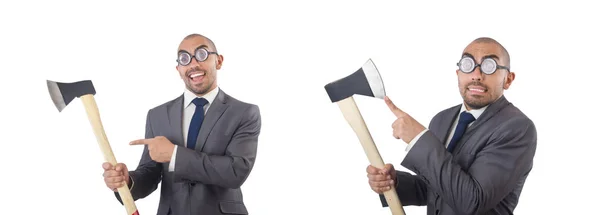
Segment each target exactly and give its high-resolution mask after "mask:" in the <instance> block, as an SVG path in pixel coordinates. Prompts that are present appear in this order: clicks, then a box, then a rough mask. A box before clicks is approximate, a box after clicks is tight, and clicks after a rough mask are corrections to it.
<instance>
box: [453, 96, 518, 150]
mask: <svg viewBox="0 0 600 215" xmlns="http://www.w3.org/2000/svg"><path fill="white" fill-rule="evenodd" d="M509 104H510V103H509V102H508V100H506V98H505V97H504V96H501V97H500V98H498V100H497V101H496V102H494V103H492V104H490V106H488V108H487V109H485V111H484V112H483V114H481V116H479V118H477V120H475V122H473V124H472V125H471V126H469V127H468V128H467V130H466V131H465V133H464V134H463V137H462V138H461V140H460V141H459V143H458V145H457V146H456V149H454V151H455V152H458V151H460V149H461V148H462V147H463V146H464V145H465V144H464V143H465V142H466V141H467V140H468V139H469V137H470V136H471V135H472V133H473V132H474V131H475V130H476V129H477V128H478V127H479V126H480V125H482V124H483V123H485V122H486V121H488V120H489V119H491V118H492V117H494V116H495V115H496V113H498V112H499V111H500V110H502V109H503V108H504V107H506V106H508V105H509Z"/></svg>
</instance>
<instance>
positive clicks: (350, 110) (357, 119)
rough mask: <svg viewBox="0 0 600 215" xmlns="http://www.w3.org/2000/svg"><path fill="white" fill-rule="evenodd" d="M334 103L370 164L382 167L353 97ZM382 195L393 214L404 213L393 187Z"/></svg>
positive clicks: (382, 164)
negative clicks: (354, 134) (352, 131)
mask: <svg viewBox="0 0 600 215" xmlns="http://www.w3.org/2000/svg"><path fill="white" fill-rule="evenodd" d="M336 103H337V104H338V106H339V107H340V110H341V111H342V114H343V115H344V118H346V121H348V124H350V127H352V130H354V133H356V135H357V136H358V139H359V140H360V143H361V145H362V146H363V149H364V151H365V153H366V154H367V157H368V158H369V162H370V163H371V165H373V166H374V167H377V168H380V169H381V168H383V167H384V166H385V164H384V163H383V159H381V155H380V154H379V151H378V150H377V146H376V145H375V143H374V142H373V138H372V137H371V133H370V132H369V129H368V128H367V124H366V123H365V121H364V119H363V117H362V115H361V114H360V111H359V110H358V106H357V105H356V102H354V98H353V97H352V96H351V97H348V98H345V99H343V100H341V101H338V102H336ZM383 195H384V196H385V200H386V201H387V203H388V205H389V207H390V210H391V211H392V214H393V215H405V213H404V208H403V207H402V203H401V202H400V198H398V194H397V193H396V189H395V188H394V187H392V189H390V190H388V191H386V192H384V193H383Z"/></svg>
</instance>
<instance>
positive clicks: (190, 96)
mask: <svg viewBox="0 0 600 215" xmlns="http://www.w3.org/2000/svg"><path fill="white" fill-rule="evenodd" d="M218 93H219V87H215V89H213V90H211V91H210V92H208V93H206V94H204V96H201V98H205V99H206V100H207V101H208V104H212V102H213V101H214V100H215V98H216V97H217V94H218ZM196 97H198V96H196V94H194V93H193V92H192V91H190V90H189V89H187V88H185V91H184V92H183V104H184V108H187V106H189V105H190V103H192V100H194V99H195V98H196Z"/></svg>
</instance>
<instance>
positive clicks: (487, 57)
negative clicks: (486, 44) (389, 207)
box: [456, 54, 510, 75]
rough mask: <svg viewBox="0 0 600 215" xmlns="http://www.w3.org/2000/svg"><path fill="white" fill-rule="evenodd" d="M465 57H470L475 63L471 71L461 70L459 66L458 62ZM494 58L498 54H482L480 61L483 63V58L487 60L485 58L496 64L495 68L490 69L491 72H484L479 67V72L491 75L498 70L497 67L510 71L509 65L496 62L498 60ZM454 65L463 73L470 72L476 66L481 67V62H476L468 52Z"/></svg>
mask: <svg viewBox="0 0 600 215" xmlns="http://www.w3.org/2000/svg"><path fill="white" fill-rule="evenodd" d="M465 58H470V59H471V60H473V64H475V65H474V66H473V69H472V70H471V71H469V72H465V71H463V70H462V69H461V68H460V62H461V61H462V60H463V59H465ZM495 58H498V56H496V55H488V56H484V57H483V58H481V62H482V63H483V61H485V60H487V59H490V60H492V61H494V64H496V69H494V71H492V72H491V73H486V72H483V71H482V70H481V68H480V71H481V73H483V74H486V75H492V74H494V73H496V71H498V69H506V71H508V72H510V68H509V67H507V66H502V65H500V64H498V62H497V61H496V59H495ZM456 66H458V70H460V72H462V73H465V74H470V73H472V72H473V71H475V69H476V68H477V67H481V64H478V63H477V61H475V57H473V56H472V55H470V54H464V55H463V57H461V58H460V60H459V61H458V63H456Z"/></svg>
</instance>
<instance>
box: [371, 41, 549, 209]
mask: <svg viewBox="0 0 600 215" xmlns="http://www.w3.org/2000/svg"><path fill="white" fill-rule="evenodd" d="M457 66H458V69H457V70H456V75H457V77H458V89H459V92H460V95H461V96H462V98H463V101H462V103H461V104H459V105H456V106H453V107H450V108H448V109H445V110H443V111H441V112H439V113H438V114H437V115H435V116H434V117H433V119H432V120H431V122H430V123H429V127H428V128H425V127H424V126H423V125H421V124H420V123H419V122H417V121H416V120H415V119H413V118H412V117H411V116H410V115H409V114H408V113H406V112H404V111H402V110H401V109H400V108H398V107H396V106H395V105H394V104H393V102H392V101H391V100H390V99H389V98H387V97H386V98H385V101H386V103H387V105H388V107H389V108H390V110H391V111H392V113H394V115H395V116H396V117H397V120H396V121H395V122H394V123H393V125H392V127H393V136H394V137H395V138H396V139H402V140H403V141H404V142H405V143H407V144H408V145H407V147H406V151H407V154H406V157H405V158H404V160H403V161H402V163H401V165H402V166H404V167H406V168H407V169H409V170H411V171H413V172H414V173H415V174H416V175H412V174H410V173H407V172H400V171H396V170H395V169H394V166H393V165H391V164H386V166H385V168H384V169H377V168H375V167H373V166H368V167H367V177H368V180H369V184H370V186H371V189H373V191H375V192H376V193H379V194H380V199H381V201H382V204H383V206H384V207H386V206H387V202H386V201H385V198H384V197H383V195H381V194H382V193H383V192H384V191H387V190H389V189H392V188H393V189H395V190H396V191H397V193H398V196H399V197H400V201H401V202H402V203H403V205H404V206H409V205H416V206H425V205H426V206H427V214H428V215H434V214H436V215H437V214H441V215H454V214H461V215H471V214H472V215H479V214H506V215H508V214H513V211H514V209H515V207H516V206H517V203H518V200H519V196H520V194H521V190H522V189H523V185H524V184H525V180H526V178H527V176H528V175H529V172H530V171H531V169H532V166H533V157H534V155H535V151H536V145H537V133H536V128H535V125H534V123H533V122H532V121H531V120H530V119H529V118H528V117H527V116H526V115H525V114H524V113H522V112H521V111H520V110H519V109H518V108H517V107H515V106H514V105H513V104H512V103H511V102H509V101H508V100H507V98H506V97H505V96H504V95H503V92H504V90H508V88H509V87H510V85H511V84H512V82H513V80H514V79H515V74H514V73H513V72H511V71H510V57H509V55H508V52H507V51H506V49H505V48H504V47H503V46H502V45H501V44H500V43H498V42H497V41H496V40H494V39H492V38H486V37H483V38H478V39H476V40H474V41H472V42H471V43H470V44H469V45H468V46H467V47H466V48H465V49H464V51H463V52H462V56H461V59H460V60H459V62H458V64H457Z"/></svg>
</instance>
